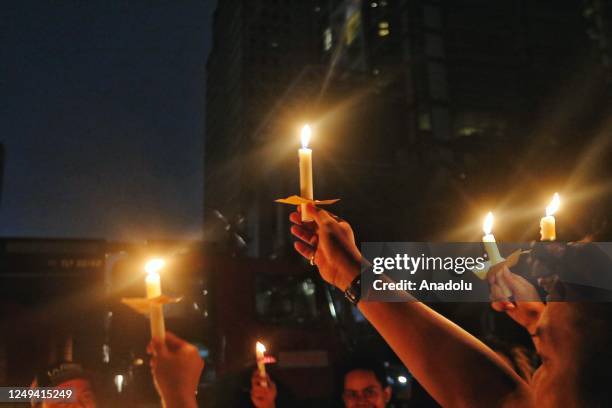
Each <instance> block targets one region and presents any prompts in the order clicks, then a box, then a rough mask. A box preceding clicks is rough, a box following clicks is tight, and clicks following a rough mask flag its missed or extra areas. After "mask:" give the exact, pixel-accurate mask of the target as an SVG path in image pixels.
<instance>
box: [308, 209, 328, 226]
mask: <svg viewBox="0 0 612 408" xmlns="http://www.w3.org/2000/svg"><path fill="white" fill-rule="evenodd" d="M306 214H307V215H309V216H310V217H312V219H313V220H314V222H315V223H316V224H317V226H319V227H320V226H321V225H322V224H325V223H328V222H330V221H334V219H333V218H332V217H331V216H330V215H329V214H328V213H327V211H325V210H322V209H320V208H317V207H315V206H314V205H313V204H307V205H306Z"/></svg>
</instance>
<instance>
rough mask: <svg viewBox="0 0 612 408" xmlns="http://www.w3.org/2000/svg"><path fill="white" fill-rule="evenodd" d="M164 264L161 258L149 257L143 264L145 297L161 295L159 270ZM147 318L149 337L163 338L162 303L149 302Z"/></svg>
mask: <svg viewBox="0 0 612 408" xmlns="http://www.w3.org/2000/svg"><path fill="white" fill-rule="evenodd" d="M165 265H166V262H165V261H164V260H163V259H159V258H156V259H151V260H150V261H149V262H147V264H146V265H145V271H146V272H147V277H146V279H145V283H146V287H147V299H149V300H150V299H155V298H157V297H159V296H161V294H162V292H161V278H160V276H159V271H160V270H161V269H162V268H163V267H164V266H165ZM149 320H150V323H151V337H155V338H157V339H161V340H164V339H165V337H166V327H165V322H164V310H163V305H162V304H158V303H154V302H151V303H150V313H149Z"/></svg>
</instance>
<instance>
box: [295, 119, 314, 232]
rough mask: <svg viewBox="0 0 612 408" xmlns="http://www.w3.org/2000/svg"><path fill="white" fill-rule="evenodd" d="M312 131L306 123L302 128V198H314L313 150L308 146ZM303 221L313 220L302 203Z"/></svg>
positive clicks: (299, 152) (300, 152) (300, 158)
mask: <svg viewBox="0 0 612 408" xmlns="http://www.w3.org/2000/svg"><path fill="white" fill-rule="evenodd" d="M311 134H312V131H311V130H310V126H308V125H304V127H303V128H302V134H301V137H302V148H301V149H300V150H299V151H298V157H299V161H300V196H301V197H302V198H307V199H310V200H312V199H314V191H313V190H314V189H313V184H312V150H311V149H309V148H308V143H309V142H310V136H311ZM301 208H302V221H312V219H311V218H310V217H308V216H307V215H306V205H305V204H302V205H301Z"/></svg>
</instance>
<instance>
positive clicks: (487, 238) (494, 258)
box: [482, 212, 504, 266]
mask: <svg viewBox="0 0 612 408" xmlns="http://www.w3.org/2000/svg"><path fill="white" fill-rule="evenodd" d="M492 229H493V213H492V212H489V213H488V214H487V216H486V217H485V220H484V223H483V225H482V230H483V231H484V233H485V235H484V236H483V237H482V242H483V243H484V247H485V251H487V255H488V256H489V262H490V263H491V266H493V265H496V264H498V263H500V262H502V261H503V260H504V258H502V257H501V255H500V254H499V249H498V248H497V244H496V243H495V237H494V236H493V234H491V230H492Z"/></svg>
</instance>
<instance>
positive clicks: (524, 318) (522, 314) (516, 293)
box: [488, 265, 546, 334]
mask: <svg viewBox="0 0 612 408" xmlns="http://www.w3.org/2000/svg"><path fill="white" fill-rule="evenodd" d="M491 272H493V273H489V276H488V281H489V285H490V288H491V307H492V308H493V309H495V310H497V311H498V312H506V313H507V314H508V316H510V317H511V318H512V319H513V320H514V321H516V322H517V323H518V324H520V325H521V326H523V327H525V328H526V329H527V331H528V332H529V333H531V334H533V332H534V331H535V328H536V325H537V323H538V321H539V320H540V316H541V315H542V312H543V311H544V308H545V307H546V305H545V304H544V303H543V302H542V301H541V300H539V299H540V296H539V294H538V291H537V290H536V288H535V287H534V286H533V285H532V284H531V283H529V281H527V280H526V279H524V278H523V277H521V276H519V275H517V274H515V273H512V272H511V271H510V269H508V267H507V266H505V265H504V266H503V267H501V268H497V269H495V270H493V271H491ZM510 297H512V300H511V299H510Z"/></svg>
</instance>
